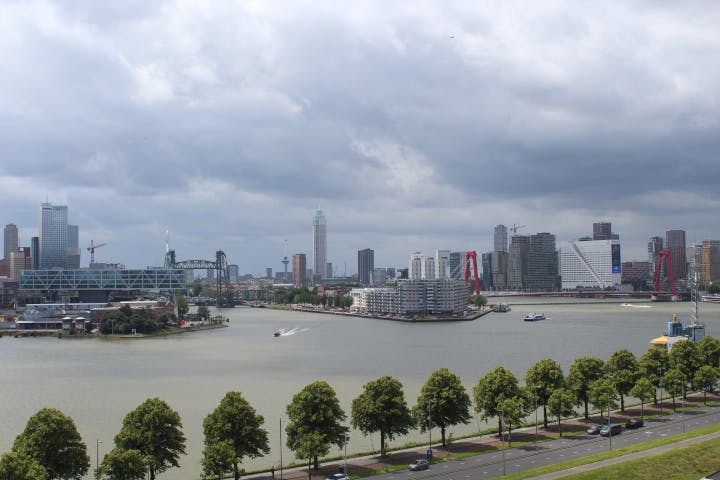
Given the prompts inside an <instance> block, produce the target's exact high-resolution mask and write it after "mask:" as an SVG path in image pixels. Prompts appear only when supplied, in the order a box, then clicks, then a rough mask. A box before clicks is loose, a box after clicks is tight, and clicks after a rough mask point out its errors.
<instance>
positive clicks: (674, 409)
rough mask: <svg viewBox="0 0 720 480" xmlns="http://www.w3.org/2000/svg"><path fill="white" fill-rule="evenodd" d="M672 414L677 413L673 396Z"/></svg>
mask: <svg viewBox="0 0 720 480" xmlns="http://www.w3.org/2000/svg"><path fill="white" fill-rule="evenodd" d="M673 412H677V409H676V408H675V395H673Z"/></svg>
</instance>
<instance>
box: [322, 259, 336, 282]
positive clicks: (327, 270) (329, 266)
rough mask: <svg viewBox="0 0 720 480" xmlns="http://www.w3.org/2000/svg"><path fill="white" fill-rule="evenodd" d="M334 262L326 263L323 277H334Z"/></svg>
mask: <svg viewBox="0 0 720 480" xmlns="http://www.w3.org/2000/svg"><path fill="white" fill-rule="evenodd" d="M333 277H334V275H333V264H332V262H327V263H326V264H325V276H324V277H323V278H333Z"/></svg>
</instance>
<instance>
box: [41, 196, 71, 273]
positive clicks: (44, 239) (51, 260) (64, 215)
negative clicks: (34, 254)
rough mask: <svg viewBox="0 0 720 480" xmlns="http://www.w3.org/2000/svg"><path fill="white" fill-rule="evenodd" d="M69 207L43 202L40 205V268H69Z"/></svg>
mask: <svg viewBox="0 0 720 480" xmlns="http://www.w3.org/2000/svg"><path fill="white" fill-rule="evenodd" d="M67 220H68V208H67V206H65V205H52V204H50V203H43V204H42V206H41V207H40V235H39V237H40V268H41V269H50V268H68V222H67Z"/></svg>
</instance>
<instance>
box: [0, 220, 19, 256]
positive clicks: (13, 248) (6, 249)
mask: <svg viewBox="0 0 720 480" xmlns="http://www.w3.org/2000/svg"><path fill="white" fill-rule="evenodd" d="M4 233H5V236H4V238H5V240H4V243H3V259H5V261H9V260H10V252H17V249H18V247H19V246H20V245H19V240H18V238H19V234H18V227H17V225H15V224H14V223H8V224H7V225H5V232H4Z"/></svg>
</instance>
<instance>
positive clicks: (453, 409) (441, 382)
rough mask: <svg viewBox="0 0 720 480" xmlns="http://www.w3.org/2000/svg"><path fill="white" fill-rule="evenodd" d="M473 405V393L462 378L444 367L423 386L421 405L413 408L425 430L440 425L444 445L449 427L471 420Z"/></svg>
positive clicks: (416, 419)
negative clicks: (471, 396)
mask: <svg viewBox="0 0 720 480" xmlns="http://www.w3.org/2000/svg"><path fill="white" fill-rule="evenodd" d="M470 406H471V402H470V396H469V395H468V394H467V392H466V391H465V387H464V386H463V384H462V381H461V380H460V377H459V376H457V375H455V374H454V373H452V372H451V371H450V370H448V369H447V368H441V369H439V370H436V371H435V372H433V373H432V374H431V375H430V377H429V378H428V379H427V381H426V382H425V385H423V387H422V390H421V391H420V396H419V397H418V400H417V405H415V407H414V408H413V417H414V418H415V422H416V424H417V425H419V426H420V429H421V430H422V431H425V430H427V429H428V428H432V427H439V428H440V434H441V437H442V445H443V447H444V446H445V443H446V439H445V432H446V430H447V428H448V427H450V426H452V425H457V424H460V423H464V424H467V423H469V422H470V419H471V418H472V417H471V416H470ZM428 421H429V424H428Z"/></svg>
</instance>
